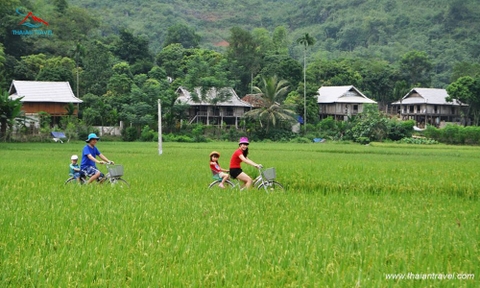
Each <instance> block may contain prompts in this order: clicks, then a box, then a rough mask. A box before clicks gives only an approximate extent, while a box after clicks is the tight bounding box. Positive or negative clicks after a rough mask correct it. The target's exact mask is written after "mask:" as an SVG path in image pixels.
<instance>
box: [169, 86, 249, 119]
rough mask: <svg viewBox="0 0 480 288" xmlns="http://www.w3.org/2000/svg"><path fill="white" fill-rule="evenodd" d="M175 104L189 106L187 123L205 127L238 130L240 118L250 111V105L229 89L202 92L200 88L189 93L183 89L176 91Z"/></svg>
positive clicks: (212, 89) (213, 89)
mask: <svg viewBox="0 0 480 288" xmlns="http://www.w3.org/2000/svg"><path fill="white" fill-rule="evenodd" d="M176 93H177V95H178V97H177V101H176V103H177V104H186V105H189V106H190V108H189V109H188V112H187V113H188V117H189V123H203V124H205V125H223V123H225V124H226V125H232V126H235V127H236V128H238V124H239V122H240V118H241V117H243V115H244V114H245V113H246V112H248V111H250V110H251V109H252V105H251V104H250V103H247V102H245V101H242V100H241V99H240V97H238V95H237V93H235V91H234V90H233V89H232V88H230V87H226V88H221V89H216V88H211V89H209V90H208V91H206V92H205V91H204V92H202V91H201V89H200V88H196V89H195V93H191V92H190V91H188V90H187V89H185V88H184V87H179V88H178V89H177V91H176Z"/></svg>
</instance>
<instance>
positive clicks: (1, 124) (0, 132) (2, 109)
mask: <svg viewBox="0 0 480 288" xmlns="http://www.w3.org/2000/svg"><path fill="white" fill-rule="evenodd" d="M22 99H23V97H19V98H17V99H14V100H13V99H11V98H10V97H9V95H8V92H7V91H3V92H1V93H0V138H4V139H5V140H8V138H9V137H8V134H7V128H9V129H10V130H11V129H12V127H13V125H15V120H17V118H18V117H19V116H20V115H21V114H22Z"/></svg>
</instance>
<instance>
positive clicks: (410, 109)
mask: <svg viewBox="0 0 480 288" xmlns="http://www.w3.org/2000/svg"><path fill="white" fill-rule="evenodd" d="M413 108H414V106H413V105H410V106H408V113H413Z"/></svg>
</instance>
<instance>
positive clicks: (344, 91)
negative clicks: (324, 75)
mask: <svg viewBox="0 0 480 288" xmlns="http://www.w3.org/2000/svg"><path fill="white" fill-rule="evenodd" d="M317 103H371V104H375V103H377V102H375V101H373V100H372V99H370V98H368V97H367V96H365V95H363V93H362V92H360V91H359V90H358V89H357V88H355V87H354V86H352V85H350V86H322V87H320V89H318V97H317Z"/></svg>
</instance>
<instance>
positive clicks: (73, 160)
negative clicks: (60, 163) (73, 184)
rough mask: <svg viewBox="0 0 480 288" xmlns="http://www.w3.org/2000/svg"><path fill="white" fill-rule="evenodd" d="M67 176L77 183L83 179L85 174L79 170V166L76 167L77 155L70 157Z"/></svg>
mask: <svg viewBox="0 0 480 288" xmlns="http://www.w3.org/2000/svg"><path fill="white" fill-rule="evenodd" d="M69 175H70V176H72V177H73V178H75V179H76V180H77V182H78V183H80V178H82V177H85V173H84V172H83V171H82V170H81V169H80V165H78V156H77V155H72V157H70V172H69Z"/></svg>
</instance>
